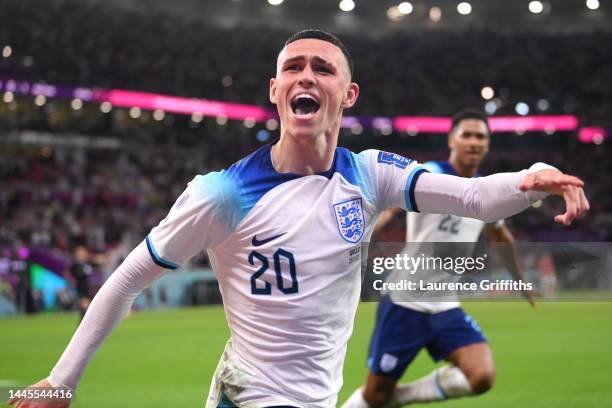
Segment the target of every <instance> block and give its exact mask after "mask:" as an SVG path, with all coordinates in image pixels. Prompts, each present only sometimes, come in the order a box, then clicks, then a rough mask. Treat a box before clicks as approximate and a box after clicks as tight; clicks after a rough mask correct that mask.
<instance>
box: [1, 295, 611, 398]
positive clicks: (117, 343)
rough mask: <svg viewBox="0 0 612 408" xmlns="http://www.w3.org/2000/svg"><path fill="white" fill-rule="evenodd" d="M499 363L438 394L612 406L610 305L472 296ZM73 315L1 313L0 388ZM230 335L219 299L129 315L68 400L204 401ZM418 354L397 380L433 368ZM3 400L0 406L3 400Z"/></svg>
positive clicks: (41, 355) (363, 323)
mask: <svg viewBox="0 0 612 408" xmlns="http://www.w3.org/2000/svg"><path fill="white" fill-rule="evenodd" d="M375 306H376V305H375V304H368V303H363V304H361V305H360V307H359V311H358V314H357V320H356V323H355V331H354V333H353V337H352V339H351V341H350V343H349V349H348V354H347V358H346V363H345V369H344V384H345V385H344V388H343V389H342V391H341V393H340V398H339V400H340V401H344V400H345V399H346V398H347V397H348V395H349V394H350V393H351V392H352V390H353V389H354V388H356V387H357V386H359V385H360V384H361V382H362V381H363V379H364V377H365V373H366V369H365V363H364V361H365V356H366V351H367V345H368V341H369V336H370V333H371V329H372V326H373V323H374V314H375ZM465 309H466V310H467V311H468V312H469V313H470V314H472V315H473V316H474V317H475V318H476V320H477V321H478V322H479V323H480V325H481V326H482V328H483V330H484V331H485V334H486V335H487V337H488V339H489V341H490V342H491V345H492V347H493V352H494V355H495V358H496V363H497V371H498V372H497V382H496V384H495V387H494V388H493V390H492V391H490V392H489V393H488V394H486V395H483V396H479V397H476V398H464V399H461V400H455V401H449V402H444V403H443V406H445V407H448V408H453V407H457V408H458V407H495V408H502V407H551V408H553V407H554V408H558V407H580V408H586V407H597V408H599V407H610V406H612V379H611V377H610V373H611V372H610V367H612V303H587V302H583V303H561V302H560V303H541V304H540V305H539V307H538V308H537V309H530V308H529V306H528V305H527V304H526V303H521V302H512V303H494V302H493V303H491V302H486V303H485V302H480V303H470V304H467V305H466V306H465ZM76 324H77V316H76V315H74V314H70V315H57V314H50V315H44V316H33V317H16V318H7V319H0V387H6V386H7V385H14V386H19V385H25V384H28V383H30V382H32V381H35V380H37V379H39V378H41V377H43V376H45V375H46V374H47V373H48V370H49V369H50V368H51V367H52V365H53V364H54V362H55V361H56V359H57V358H58V357H59V355H60V353H61V352H62V350H63V349H64V347H65V345H66V344H67V342H68V340H69V339H70V336H71V335H72V332H73V330H74V328H75V326H76ZM228 336H229V332H228V329H227V325H226V323H225V318H224V314H223V309H222V308H221V307H205V308H194V309H183V310H171V311H156V312H142V313H134V314H132V316H130V317H129V318H128V319H126V320H125V321H124V322H123V323H122V324H121V325H120V326H119V327H118V329H117V330H116V331H115V332H114V333H113V334H112V335H111V337H110V338H109V339H108V340H107V341H106V342H105V343H104V345H103V346H102V348H101V349H100V351H99V352H98V353H97V355H96V356H95V357H94V359H93V360H92V362H91V363H90V365H89V368H88V369H87V371H86V372H85V376H84V378H83V381H82V383H81V386H80V387H79V389H78V392H77V401H76V402H75V403H74V404H73V406H74V407H76V408H79V407H87V408H96V407H203V402H204V400H205V398H206V395H207V392H208V386H209V384H210V379H211V375H212V373H213V371H214V369H215V367H216V364H217V361H218V358H219V356H220V353H221V351H222V349H223V346H224V344H225V341H226V340H227V338H228ZM432 368H433V363H432V362H431V361H430V360H429V357H428V356H427V355H426V353H421V354H420V355H419V357H418V358H417V360H416V361H415V363H414V364H413V365H412V366H411V367H410V369H409V371H408V372H407V373H406V376H405V377H404V378H403V381H409V380H411V379H414V378H416V377H419V376H421V375H424V374H426V373H428V372H429V371H431V369H432ZM0 406H5V405H3V404H2V403H0Z"/></svg>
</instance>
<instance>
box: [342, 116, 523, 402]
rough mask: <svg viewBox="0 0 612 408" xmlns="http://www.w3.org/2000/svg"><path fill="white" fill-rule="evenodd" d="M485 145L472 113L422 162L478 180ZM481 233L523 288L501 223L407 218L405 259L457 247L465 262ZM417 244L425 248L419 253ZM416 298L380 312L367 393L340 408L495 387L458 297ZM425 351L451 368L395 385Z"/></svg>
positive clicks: (479, 120) (437, 277) (436, 277)
mask: <svg viewBox="0 0 612 408" xmlns="http://www.w3.org/2000/svg"><path fill="white" fill-rule="evenodd" d="M489 144H490V129H489V124H488V119H487V116H486V115H485V114H484V113H483V112H481V111H479V110H475V109H466V110H463V111H460V112H458V113H457V114H456V115H455V116H453V119H452V125H451V131H450V133H449V136H448V147H449V149H450V157H449V159H448V161H442V162H436V161H432V162H427V163H425V164H424V167H426V168H427V169H428V170H429V171H430V172H432V173H439V174H450V175H456V176H460V177H480V174H479V173H478V171H479V167H480V165H481V163H482V161H483V160H484V158H485V156H486V154H487V153H488V151H489ZM400 212H401V210H400V209H390V210H387V211H386V212H385V213H384V215H383V216H381V217H380V219H379V221H378V224H377V225H376V230H383V229H384V228H385V227H386V226H387V225H388V223H389V221H390V220H391V219H392V218H393V217H394V216H395V215H397V214H399V213H400ZM483 231H484V233H485V235H486V236H487V238H489V239H490V240H491V241H493V242H497V243H503V244H505V245H499V246H498V249H499V255H500V258H501V260H502V262H503V263H504V264H505V266H506V268H507V269H508V271H509V272H510V273H511V275H512V277H513V278H514V279H515V280H517V281H518V280H522V279H523V274H522V271H521V269H520V267H519V263H518V260H517V257H516V247H515V245H514V238H513V236H512V233H511V232H510V230H509V229H508V228H507V227H506V225H505V223H504V222H503V220H499V221H497V222H494V223H489V224H485V223H484V222H483V221H481V220H477V219H474V218H465V217H457V216H455V215H450V214H424V213H415V212H409V213H408V214H407V215H406V242H407V243H408V245H407V247H406V248H405V252H406V254H407V255H409V256H411V257H415V258H416V257H418V256H419V255H420V254H421V253H422V252H423V251H429V250H431V248H432V246H431V245H429V244H427V243H434V242H435V243H441V242H452V243H455V244H454V245H453V246H452V247H450V248H447V249H452V256H454V257H469V256H472V255H473V250H474V247H475V243H476V241H478V238H479V236H480V234H481V232H483ZM419 243H425V244H424V245H422V246H420V245H419ZM470 243H473V245H472V244H470ZM442 251H444V250H442ZM430 255H433V254H430ZM439 255H442V256H447V255H449V254H444V253H441V254H439ZM425 273H426V275H425V279H428V281H432V282H433V281H444V282H448V281H449V280H452V279H453V278H454V277H449V275H448V274H446V273H443V272H434V273H432V272H431V271H425ZM401 274H402V272H401V271H393V272H392V273H391V275H390V277H389V281H390V282H397V281H400V280H401V279H402V276H400V275H401ZM459 276H460V275H459ZM459 276H457V277H456V278H459ZM419 295H421V296H422V295H423V294H419V293H418V292H417V293H416V294H414V293H413V292H402V293H398V292H392V293H390V294H389V300H390V301H383V302H381V303H380V304H379V306H378V312H377V321H376V327H375V329H374V333H373V334H372V339H371V342H370V350H369V356H368V368H369V372H368V376H367V380H366V385H365V386H364V387H363V388H360V389H358V390H356V391H355V393H354V394H353V395H352V396H351V397H350V398H349V400H347V402H346V403H345V404H344V405H343V408H377V407H383V406H384V407H400V406H402V405H405V404H409V403H414V402H429V401H440V400H445V399H447V398H457V397H462V396H466V395H475V394H482V393H484V392H486V391H488V390H489V389H490V388H491V387H492V385H493V382H494V379H495V365H494V361H493V354H492V353H491V349H490V347H489V345H488V343H487V341H486V339H485V337H484V335H483V334H482V332H481V329H480V327H479V326H478V324H477V323H476V322H475V321H474V320H473V319H472V318H471V317H470V316H469V315H467V314H466V313H465V312H464V311H463V310H462V309H461V308H460V304H459V302H458V298H457V295H456V294H455V293H445V294H443V295H442V296H439V297H436V296H433V294H425V296H427V297H429V299H427V301H422V300H420V299H419ZM523 295H524V296H525V298H526V299H527V301H528V302H529V303H530V304H531V305H532V306H533V305H534V302H533V298H532V292H528V291H524V292H523ZM424 348H426V349H427V351H428V352H429V354H430V355H431V356H432V358H433V359H434V360H436V361H438V360H446V361H448V362H450V363H452V366H444V367H442V368H439V369H436V370H434V372H433V373H431V374H429V375H427V376H425V377H423V378H421V379H418V380H416V381H414V382H411V383H408V384H400V385H398V384H397V383H398V380H399V379H400V378H401V377H402V375H403V374H404V372H405V371H406V368H407V367H408V366H409V365H410V363H411V362H412V360H413V359H414V358H415V357H416V356H417V354H418V353H419V352H420V351H421V350H422V349H424Z"/></svg>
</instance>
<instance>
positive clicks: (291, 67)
mask: <svg viewBox="0 0 612 408" xmlns="http://www.w3.org/2000/svg"><path fill="white" fill-rule="evenodd" d="M299 69H300V66H299V65H298V64H290V65H287V66H286V67H285V71H298V70H299Z"/></svg>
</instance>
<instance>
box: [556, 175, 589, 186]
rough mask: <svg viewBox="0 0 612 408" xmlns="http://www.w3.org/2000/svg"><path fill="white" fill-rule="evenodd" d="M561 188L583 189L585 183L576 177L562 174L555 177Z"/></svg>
mask: <svg viewBox="0 0 612 408" xmlns="http://www.w3.org/2000/svg"><path fill="white" fill-rule="evenodd" d="M554 182H555V183H557V184H558V185H559V186H574V187H583V186H584V181H582V180H580V179H579V178H578V177H576V176H570V175H568V174H560V175H557V176H556V177H555V180H554Z"/></svg>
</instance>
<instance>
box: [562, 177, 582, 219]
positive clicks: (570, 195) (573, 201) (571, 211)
mask: <svg viewBox="0 0 612 408" xmlns="http://www.w3.org/2000/svg"><path fill="white" fill-rule="evenodd" d="M563 198H564V199H565V214H564V220H563V223H564V224H565V225H570V224H571V223H572V221H573V220H574V219H575V218H576V214H578V205H579V197H578V194H577V192H576V188H575V187H573V186H566V187H564V188H563Z"/></svg>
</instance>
